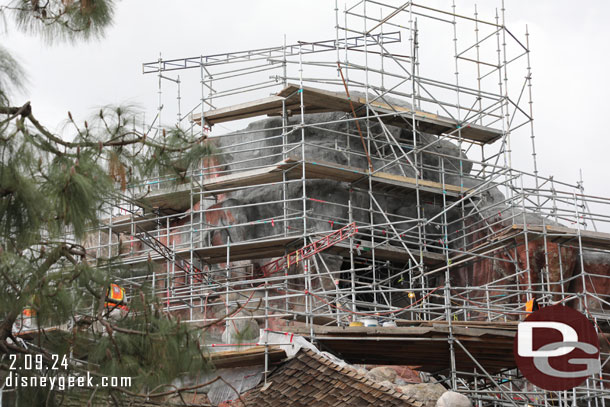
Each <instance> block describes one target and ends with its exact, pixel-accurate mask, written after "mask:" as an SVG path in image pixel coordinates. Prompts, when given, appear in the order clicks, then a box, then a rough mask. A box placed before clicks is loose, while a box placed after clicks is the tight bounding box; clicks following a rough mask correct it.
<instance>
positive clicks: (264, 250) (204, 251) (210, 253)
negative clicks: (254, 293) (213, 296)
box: [193, 236, 303, 264]
mask: <svg viewBox="0 0 610 407" xmlns="http://www.w3.org/2000/svg"><path fill="white" fill-rule="evenodd" d="M297 242H298V243H299V244H302V243H303V242H302V240H301V239H299V237H298V236H293V237H284V238H278V239H268V240H257V241H253V242H246V243H232V244H231V246H230V247H229V250H228V251H229V255H230V260H231V261H238V260H251V259H265V258H271V257H280V256H283V255H284V254H285V251H286V247H290V246H291V245H292V244H295V243H297ZM193 251H194V252H195V253H196V254H197V255H198V257H201V258H202V259H204V260H205V261H206V262H207V263H210V264H217V263H223V262H225V261H226V259H227V246H226V245H222V246H211V247H203V248H198V249H194V250H193Z"/></svg>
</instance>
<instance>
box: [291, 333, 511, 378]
mask: <svg viewBox="0 0 610 407" xmlns="http://www.w3.org/2000/svg"><path fill="white" fill-rule="evenodd" d="M494 325H495V324H494V323H490V327H491V328H490V329H488V328H486V327H485V325H484V324H480V325H478V326H476V327H474V326H473V327H470V326H468V327H466V326H454V327H453V328H452V330H453V336H454V338H456V339H457V340H459V341H460V342H461V343H462V344H463V345H464V346H465V347H466V349H468V351H469V352H470V353H471V354H472V355H473V356H474V357H475V358H476V360H477V361H478V362H479V363H480V364H481V365H482V366H483V367H484V368H485V369H486V370H488V371H489V372H490V373H492V372H497V371H500V370H503V369H508V368H513V367H515V360H514V356H513V351H512V350H513V342H514V337H515V334H516V325H513V329H504V330H497V329H495V327H494ZM284 329H285V330H286V331H288V332H291V333H295V334H298V335H303V336H305V337H309V336H310V335H311V331H312V330H313V334H314V336H315V339H316V340H317V341H319V342H320V343H321V344H322V345H323V346H324V347H325V348H326V349H329V350H330V351H331V352H333V353H334V354H339V355H341V357H342V358H343V359H344V360H345V361H346V362H348V363H357V364H375V365H408V366H417V367H418V370H422V371H426V372H439V371H442V370H446V369H449V368H450V358H449V344H448V341H447V338H448V335H449V328H448V326H440V325H437V326H434V325H433V326H409V327H342V326H339V327H337V326H319V325H314V326H313V327H312V328H311V330H310V327H285V328H284ZM455 356H456V367H457V370H458V371H462V372H472V370H473V369H475V368H477V366H476V363H475V362H474V361H473V360H472V359H471V358H470V357H469V356H468V355H467V354H466V353H465V352H463V351H462V349H461V348H459V347H456V349H455Z"/></svg>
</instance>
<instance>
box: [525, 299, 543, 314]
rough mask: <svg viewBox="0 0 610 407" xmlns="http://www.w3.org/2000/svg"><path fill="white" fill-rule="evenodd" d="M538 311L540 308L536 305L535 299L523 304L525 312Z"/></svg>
mask: <svg viewBox="0 0 610 407" xmlns="http://www.w3.org/2000/svg"><path fill="white" fill-rule="evenodd" d="M539 309H540V306H539V305H538V300H537V299H535V298H532V299H531V300H529V301H528V302H526V303H525V311H526V312H534V311H538V310H539Z"/></svg>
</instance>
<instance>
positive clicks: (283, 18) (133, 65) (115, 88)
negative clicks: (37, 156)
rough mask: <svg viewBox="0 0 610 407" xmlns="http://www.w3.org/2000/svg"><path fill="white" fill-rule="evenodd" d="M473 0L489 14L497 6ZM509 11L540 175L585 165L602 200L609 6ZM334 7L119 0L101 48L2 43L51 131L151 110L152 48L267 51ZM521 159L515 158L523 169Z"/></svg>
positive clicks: (535, 4) (464, 9)
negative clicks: (528, 83)
mask: <svg viewBox="0 0 610 407" xmlns="http://www.w3.org/2000/svg"><path fill="white" fill-rule="evenodd" d="M395 3H396V4H397V5H400V4H402V1H400V0H396V1H395ZM422 3H424V4H431V5H435V6H436V5H443V6H444V7H449V6H450V1H449V0H435V1H426V0H422ZM481 3H483V4H484V5H485V7H487V8H485V9H484V10H482V12H490V11H491V12H493V7H495V3H496V2H492V1H488V0H485V1H484V2H481ZM491 3H494V4H493V5H492V4H491ZM340 4H343V0H341V1H340ZM498 4H499V3H498ZM340 8H341V9H342V8H343V6H342V5H341V6H340ZM506 8H507V12H506V17H507V26H508V27H509V28H510V29H511V30H512V31H513V32H515V33H518V34H519V35H522V34H523V33H524V32H525V25H526V24H528V25H529V30H530V33H531V38H530V42H531V50H532V53H531V57H532V70H533V92H534V117H535V134H536V143H537V147H538V150H539V168H540V173H541V174H543V175H555V176H556V178H558V179H563V180H566V181H568V182H572V183H573V182H575V181H576V180H577V178H578V170H579V168H582V170H583V173H584V180H585V188H586V191H587V192H588V193H590V194H597V195H603V196H609V197H610V186H609V185H610V183H609V182H608V180H607V177H608V168H609V165H608V161H609V159H608V152H609V149H610V137H609V136H610V134H609V132H610V130H608V126H606V125H605V124H606V122H605V118H606V117H607V116H608V112H609V111H610V102H609V101H608V93H609V91H610V85H609V84H608V62H609V59H610V57H609V55H610V53H609V52H608V51H610V49H609V48H610V46H609V45H608V44H609V40H610V28H609V27H610V24H608V21H607V16H608V15H610V2H608V1H606V0H598V1H586V2H573V1H563V0H512V1H511V0H506ZM333 9H334V0H299V1H297V0H249V1H245V0H233V1H203V0H201V1H194V0H191V1H185V0H181V1H169V0H129V1H120V2H118V4H117V8H116V18H115V24H114V27H113V28H111V29H110V30H109V31H108V33H107V36H106V38H105V39H103V40H101V41H99V42H93V43H87V44H80V45H76V46H74V45H67V44H62V45H55V46H48V45H45V44H43V43H41V42H40V41H39V40H38V39H37V38H32V37H27V36H24V35H23V34H21V33H19V32H17V31H15V30H14V29H11V28H9V29H8V31H7V32H6V33H3V34H1V35H2V37H0V38H1V41H2V44H4V45H5V46H6V47H7V48H9V49H10V50H11V51H12V52H13V53H14V54H16V55H17V57H18V59H19V60H20V61H21V62H22V63H23V65H24V66H25V67H26V69H27V72H28V76H29V84H28V88H27V92H26V94H24V95H21V96H20V98H22V99H23V101H25V100H31V101H32V105H33V109H34V112H35V114H36V115H37V116H39V119H42V120H43V121H44V122H45V123H47V125H48V127H50V128H54V129H55V128H56V126H58V124H59V123H61V122H62V121H63V120H64V119H65V117H66V112H67V111H68V110H71V111H72V113H73V114H75V115H76V116H77V117H80V118H83V119H84V118H86V116H87V115H88V114H89V113H90V112H91V110H92V109H93V108H95V107H98V106H101V105H105V104H118V103H123V102H135V103H138V104H140V105H141V106H143V107H145V108H146V109H147V110H148V111H150V112H151V115H152V114H154V107H155V106H156V82H155V80H156V79H155V78H154V77H153V76H151V75H149V76H144V75H142V66H141V64H142V62H148V61H154V60H156V59H157V58H158V55H159V53H160V52H161V53H162V54H163V56H164V57H165V58H178V57H186V56H196V55H200V54H204V55H205V54H213V53H218V52H225V51H238V50H243V49H250V48H260V47H268V46H275V45H280V44H281V43H282V42H283V35H284V34H286V36H287V41H288V43H294V42H296V41H298V40H323V39H332V38H334V35H335V34H334V25H335V21H334V20H335V17H334V11H333ZM473 10H474V2H473V1H470V0H458V1H457V11H458V12H459V13H464V14H467V15H472V13H473ZM521 141H522V142H523V143H521ZM526 141H527V140H520V142H518V143H516V145H517V146H519V149H524V147H521V146H522V145H523V146H525V145H527V143H525V142H526ZM530 153H531V152H530V150H529V149H528V150H527V151H514V152H513V155H514V156H517V157H518V159H516V162H518V163H519V164H520V165H523V166H528V165H530V164H529V163H530V159H529V155H530ZM530 167H531V165H530ZM530 167H527V168H524V169H526V170H531V168H530ZM609 212H610V211H606V213H609Z"/></svg>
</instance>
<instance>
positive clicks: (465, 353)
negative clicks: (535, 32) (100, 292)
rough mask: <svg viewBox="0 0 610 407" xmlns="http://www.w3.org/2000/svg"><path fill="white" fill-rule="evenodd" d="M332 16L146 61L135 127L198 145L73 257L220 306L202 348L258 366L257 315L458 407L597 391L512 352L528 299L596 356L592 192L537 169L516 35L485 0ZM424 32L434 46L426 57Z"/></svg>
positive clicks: (574, 397)
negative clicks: (194, 159)
mask: <svg viewBox="0 0 610 407" xmlns="http://www.w3.org/2000/svg"><path fill="white" fill-rule="evenodd" d="M329 11H330V10H329ZM334 11H335V15H336V27H335V32H336V35H335V38H330V39H327V40H323V41H318V42H298V43H296V44H286V43H284V44H283V45H281V46H276V47H271V48H260V49H254V50H248V51H240V52H229V53H225V54H217V55H205V56H196V57H192V58H179V59H171V60H167V59H162V58H159V59H158V60H157V61H154V62H151V63H145V64H144V65H143V70H144V74H146V75H149V76H151V75H156V77H157V78H158V97H159V105H158V106H159V107H158V111H157V114H156V116H155V117H154V119H153V120H149V123H148V124H147V126H148V129H147V130H148V131H149V134H150V135H151V137H153V136H157V137H161V133H162V132H163V130H162V127H163V126H165V125H169V124H172V123H173V124H177V125H178V126H180V127H181V128H183V129H188V131H189V132H193V133H200V134H201V135H202V136H203V137H205V138H206V139H207V142H209V143H210V144H211V145H213V146H214V152H213V154H211V155H210V156H207V157H204V158H203V159H202V162H201V166H200V168H199V169H198V170H196V171H193V172H190V173H188V174H187V178H186V180H182V181H181V182H179V183H176V180H175V179H173V178H172V177H171V176H167V177H164V176H159V177H157V178H155V179H150V180H147V181H146V182H144V183H142V184H141V185H130V186H128V189H127V191H126V192H125V193H124V199H123V200H121V201H119V202H116V203H115V205H114V206H109V207H108V209H107V210H106V211H105V213H104V214H103V215H102V218H104V219H105V224H104V225H103V227H101V228H100V229H99V230H96V231H92V232H91V237H90V239H89V241H88V245H87V246H88V250H89V254H91V255H92V256H95V257H98V258H103V257H113V256H117V255H120V257H121V259H122V261H123V263H125V264H127V265H129V266H130V269H129V272H128V273H126V274H125V275H124V280H122V281H120V282H119V283H120V284H121V285H123V286H124V287H126V289H127V293H129V287H130V286H134V285H140V284H144V283H148V284H152V287H153V289H154V290H155V293H156V295H157V296H158V297H159V298H160V300H161V301H162V302H163V303H164V304H165V307H166V309H167V310H168V311H171V312H175V313H179V314H181V315H182V317H183V320H188V321H190V322H191V323H193V324H205V323H209V322H211V321H214V320H216V319H217V318H219V317H221V316H223V315H226V314H229V315H230V317H229V318H227V320H226V323H225V322H223V324H221V325H222V326H220V327H217V328H214V329H210V343H209V345H210V346H212V345H214V347H217V348H219V349H221V350H222V349H227V348H229V349H231V348H230V347H231V346H235V345H237V344H242V345H243V344H244V343H248V344H249V345H253V346H255V345H256V346H260V348H256V349H261V352H260V355H259V356H260V361H261V363H262V364H263V365H264V367H265V370H264V372H263V373H264V374H265V375H266V374H267V373H268V371H269V366H270V364H272V363H273V362H274V361H275V360H274V357H273V355H274V354H275V353H274V349H275V346H276V345H278V344H277V343H274V342H273V341H272V340H271V339H270V338H272V337H271V336H269V335H259V329H261V330H263V331H262V332H270V333H275V334H276V336H273V337H274V338H275V337H277V336H278V335H281V334H284V333H289V334H290V335H292V334H297V335H301V336H304V337H306V338H307V339H308V340H309V341H311V342H312V343H313V344H315V345H316V346H317V347H318V348H319V349H321V350H324V351H328V352H330V353H333V354H334V355H336V356H338V357H339V358H341V359H343V360H345V361H346V362H348V363H353V364H373V365H405V366H410V367H412V368H413V369H414V370H416V371H417V372H421V374H422V375H425V376H426V377H433V378H434V379H435V380H436V381H438V382H440V383H442V384H443V385H444V386H445V387H446V388H450V389H453V390H455V391H457V392H460V393H463V394H465V395H467V396H468V397H469V398H470V399H471V400H472V401H473V403H474V405H476V406H517V405H518V406H524V405H531V406H546V405H557V406H559V405H561V406H573V405H578V406H605V405H606V400H607V401H608V402H610V398H609V397H610V392H608V390H607V388H608V386H610V383H608V382H607V375H604V372H603V371H600V372H599V374H596V375H595V376H593V377H591V378H589V379H587V380H586V382H585V383H583V384H582V385H581V386H579V387H577V388H576V389H574V390H573V391H570V392H549V391H544V390H541V389H539V388H537V387H535V386H533V385H531V384H529V383H528V382H527V381H526V380H524V379H523V377H522V376H521V375H520V373H519V371H518V370H517V369H516V365H515V360H514V357H513V341H514V336H515V333H516V326H517V323H518V321H520V320H523V319H524V317H525V316H526V315H527V311H526V304H527V303H528V301H531V300H533V299H535V300H536V301H537V303H538V304H539V305H540V306H546V305H552V304H564V305H568V306H571V307H573V308H575V309H577V310H579V311H581V312H582V313H584V314H585V315H586V316H587V317H589V318H590V320H591V321H593V322H594V324H595V326H596V329H597V330H598V334H599V337H600V345H601V347H602V352H601V356H600V357H601V365H602V370H604V369H605V367H604V366H606V364H605V362H606V361H607V360H608V357H609V356H610V353H609V352H610V342H609V341H608V339H607V337H606V334H605V333H604V332H610V325H609V319H610V314H609V313H608V311H607V310H608V307H609V306H610V302H609V301H610V298H609V294H610V285H609V284H608V283H609V280H608V277H610V266H609V264H610V253H608V252H609V251H610V234H609V233H606V232H604V231H610V227H609V224H608V223H607V222H608V220H610V216H609V215H610V199H607V198H600V197H596V196H589V195H586V194H585V191H584V189H583V184H582V181H581V182H579V183H577V184H576V185H572V184H570V183H566V182H561V181H558V180H555V179H553V178H545V177H543V176H541V174H540V173H539V169H538V167H537V164H536V148H535V137H534V126H533V109H532V97H531V80H532V75H531V70H530V49H529V40H528V33H527V31H526V30H525V29H523V30H522V31H520V32H516V31H512V30H511V29H510V27H509V26H507V25H506V24H505V16H504V14H505V10H504V7H503V6H502V7H500V8H498V10H497V12H496V14H495V15H491V16H485V17H484V16H481V15H479V14H478V13H477V11H476V8H473V9H472V10H468V11H466V10H463V11H460V10H457V9H456V7H455V5H454V6H452V7H449V8H448V9H446V10H440V9H435V8H432V7H429V6H426V5H422V4H416V3H413V2H406V3H404V4H403V2H392V1H389V0H388V1H387V2H383V1H377V0H360V1H355V0H354V1H351V2H348V4H346V5H345V6H344V7H343V5H341V8H340V7H339V4H337V5H336V6H335V10H334ZM312 35H313V34H312ZM432 37H434V38H444V39H443V40H442V43H444V44H446V45H447V46H446V47H445V48H436V49H435V50H434V52H432V51H431V50H428V51H427V52H426V51H425V49H426V46H427V43H428V46H431V45H430V44H431V43H432V41H431V40H430V39H431V38H432ZM439 41H440V40H439ZM435 44H436V43H435ZM424 55H425V56H427V57H428V56H429V59H428V60H426V58H425V57H423V56H424ZM195 90H196V91H197V92H196V93H197V94H198V95H197V97H196V98H195V97H194V96H193V95H194V94H195V92H194V91H195ZM195 99H196V100H195ZM227 126H230V127H227ZM239 128H241V130H235V129H239ZM538 131H543V129H538ZM511 140H512V141H513V145H523V144H524V143H516V142H515V141H516V140H527V141H528V143H529V144H530V145H531V149H530V150H529V151H516V150H511ZM516 156H518V157H522V158H523V157H526V156H527V157H529V156H531V163H532V165H531V168H533V169H532V170H531V171H523V170H519V169H516V168H513V165H512V161H513V157H516ZM521 161H523V160H521ZM151 264H152V266H151ZM235 309H239V312H232V310H235ZM350 325H351V326H350ZM359 325H363V326H359ZM238 327H239V328H238ZM250 328H252V329H250ZM245 331H250V333H251V334H252V335H250V336H248V335H244V332H245ZM252 354H254V353H253V352H250V353H248V355H250V356H248V357H252ZM234 366H239V357H238V356H237V357H236V359H235V361H234Z"/></svg>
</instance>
